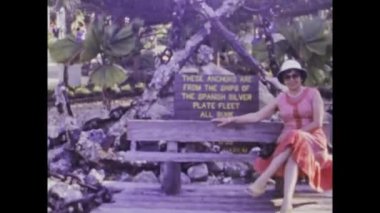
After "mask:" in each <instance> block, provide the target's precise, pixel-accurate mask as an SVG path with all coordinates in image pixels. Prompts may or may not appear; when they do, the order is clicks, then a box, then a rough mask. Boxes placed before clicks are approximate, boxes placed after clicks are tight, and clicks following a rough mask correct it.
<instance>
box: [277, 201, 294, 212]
mask: <svg viewBox="0 0 380 213" xmlns="http://www.w3.org/2000/svg"><path fill="white" fill-rule="evenodd" d="M292 212H293V206H292V204H287V203H283V204H282V205H281V209H280V213H292Z"/></svg>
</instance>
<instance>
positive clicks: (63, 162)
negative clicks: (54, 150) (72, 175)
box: [49, 158, 71, 174]
mask: <svg viewBox="0 0 380 213" xmlns="http://www.w3.org/2000/svg"><path fill="white" fill-rule="evenodd" d="M70 169H71V163H70V161H69V160H68V159H66V158H62V159H59V160H58V161H56V162H51V163H50V164H49V170H50V171H52V172H55V173H60V174H65V173H67V172H69V171H70Z"/></svg>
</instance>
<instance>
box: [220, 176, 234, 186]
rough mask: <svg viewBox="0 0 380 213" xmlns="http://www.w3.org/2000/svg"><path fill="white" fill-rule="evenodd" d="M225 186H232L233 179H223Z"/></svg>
mask: <svg viewBox="0 0 380 213" xmlns="http://www.w3.org/2000/svg"><path fill="white" fill-rule="evenodd" d="M222 183H223V184H231V183H232V178H231V177H225V178H223V179H222Z"/></svg>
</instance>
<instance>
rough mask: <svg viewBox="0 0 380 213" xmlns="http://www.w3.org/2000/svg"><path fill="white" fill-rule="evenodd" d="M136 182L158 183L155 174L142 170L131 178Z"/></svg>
mask: <svg viewBox="0 0 380 213" xmlns="http://www.w3.org/2000/svg"><path fill="white" fill-rule="evenodd" d="M132 181H133V182H136V183H158V182H159V181H158V179H157V177H156V175H155V174H154V173H153V172H151V171H142V172H140V173H139V174H137V175H136V176H135V177H134V178H133V180H132Z"/></svg>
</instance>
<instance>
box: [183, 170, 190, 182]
mask: <svg viewBox="0 0 380 213" xmlns="http://www.w3.org/2000/svg"><path fill="white" fill-rule="evenodd" d="M190 183H191V180H190V178H189V176H187V175H186V174H185V173H183V172H181V184H190Z"/></svg>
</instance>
